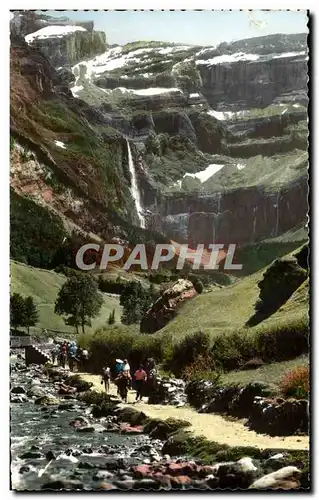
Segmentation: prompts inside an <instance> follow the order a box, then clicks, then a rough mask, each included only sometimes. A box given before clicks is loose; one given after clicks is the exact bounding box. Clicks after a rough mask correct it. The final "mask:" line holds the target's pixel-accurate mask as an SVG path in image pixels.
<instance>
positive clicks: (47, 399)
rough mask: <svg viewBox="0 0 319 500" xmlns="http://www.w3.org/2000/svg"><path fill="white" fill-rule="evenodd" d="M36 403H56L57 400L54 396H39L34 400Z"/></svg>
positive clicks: (57, 402)
mask: <svg viewBox="0 0 319 500" xmlns="http://www.w3.org/2000/svg"><path fill="white" fill-rule="evenodd" d="M35 404H36V405H58V404H59V400H58V399H57V398H55V397H54V396H50V395H47V396H41V397H40V398H38V399H36V400H35Z"/></svg>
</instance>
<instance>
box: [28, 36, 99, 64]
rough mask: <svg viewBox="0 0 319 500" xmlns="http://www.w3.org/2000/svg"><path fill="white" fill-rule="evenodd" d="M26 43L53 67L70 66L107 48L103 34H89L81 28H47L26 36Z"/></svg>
mask: <svg viewBox="0 0 319 500" xmlns="http://www.w3.org/2000/svg"><path fill="white" fill-rule="evenodd" d="M61 28H62V29H61ZM71 28H72V29H71ZM26 41H27V43H29V45H30V46H31V47H32V48H34V49H35V50H38V51H39V52H41V53H43V54H44V55H45V56H46V57H47V58H48V59H49V60H50V62H51V63H52V64H53V66H55V67H61V66H72V65H74V64H76V63H77V62H78V61H80V60H81V59H84V58H86V57H91V56H94V55H96V54H101V53H102V52H105V50H106V47H107V45H106V38H105V33H104V32H102V31H91V32H90V31H87V30H86V29H85V28H83V27H81V26H71V27H68V26H47V27H45V28H41V29H40V30H38V31H36V32H35V33H31V34H29V35H27V36H26Z"/></svg>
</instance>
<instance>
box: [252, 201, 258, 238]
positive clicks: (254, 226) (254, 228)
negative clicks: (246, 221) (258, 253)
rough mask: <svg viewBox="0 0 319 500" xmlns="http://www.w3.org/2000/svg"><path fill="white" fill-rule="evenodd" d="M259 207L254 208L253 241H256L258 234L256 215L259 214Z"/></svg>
mask: <svg viewBox="0 0 319 500" xmlns="http://www.w3.org/2000/svg"><path fill="white" fill-rule="evenodd" d="M257 210H258V207H257V206H256V207H254V208H253V237H252V240H253V241H255V234H256V213H257Z"/></svg>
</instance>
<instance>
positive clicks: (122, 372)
mask: <svg viewBox="0 0 319 500" xmlns="http://www.w3.org/2000/svg"><path fill="white" fill-rule="evenodd" d="M111 378H112V373H111V369H110V367H104V368H103V370H102V379H101V384H104V387H105V392H106V393H108V392H109V390H110V381H111ZM113 379H114V383H115V385H116V386H117V394H118V395H119V396H120V397H121V399H122V400H123V401H124V402H125V403H126V402H127V394H128V390H129V389H130V388H134V389H135V390H136V401H141V400H142V398H143V397H145V396H148V395H149V393H150V392H151V391H152V390H153V389H154V387H155V384H156V367H155V362H154V360H153V359H148V360H146V362H145V367H144V366H143V365H142V364H141V365H140V367H139V368H138V369H137V370H136V371H135V372H134V375H133V377H132V376H131V367H130V365H129V363H128V361H127V359H124V361H122V360H121V359H117V360H116V362H115V366H114V369H113Z"/></svg>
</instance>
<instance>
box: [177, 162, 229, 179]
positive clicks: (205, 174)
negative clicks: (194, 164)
mask: <svg viewBox="0 0 319 500" xmlns="http://www.w3.org/2000/svg"><path fill="white" fill-rule="evenodd" d="M224 166H225V165H220V164H215V163H212V164H211V165H208V167H207V168H205V170H201V171H200V172H196V173H195V174H185V175H184V176H183V178H185V177H187V176H188V177H193V178H196V179H199V180H200V181H201V183H203V182H205V181H207V180H208V179H209V178H210V177H212V176H213V175H214V174H216V172H218V171H219V170H221V169H222V168H223V167H224Z"/></svg>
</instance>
